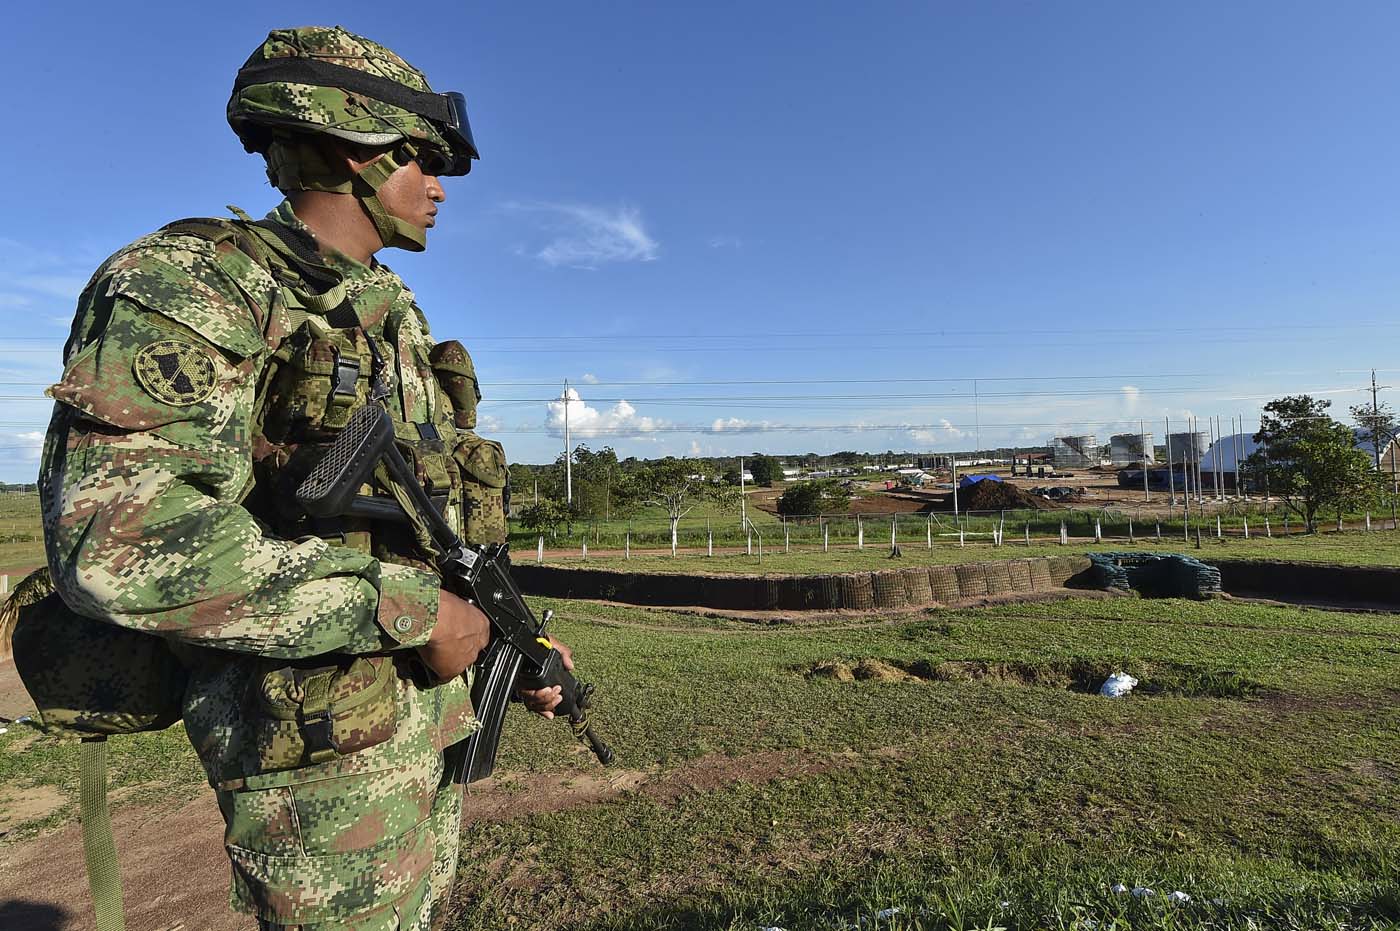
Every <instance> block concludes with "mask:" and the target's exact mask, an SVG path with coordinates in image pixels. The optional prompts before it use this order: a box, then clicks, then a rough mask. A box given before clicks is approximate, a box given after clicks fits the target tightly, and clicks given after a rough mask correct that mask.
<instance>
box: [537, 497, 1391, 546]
mask: <svg viewBox="0 0 1400 931" xmlns="http://www.w3.org/2000/svg"><path fill="white" fill-rule="evenodd" d="M1317 523H1318V529H1320V530H1333V529H1335V530H1342V529H1350V530H1395V529H1398V528H1400V519H1398V516H1397V513H1396V504H1395V502H1389V501H1388V502H1386V504H1385V506H1384V508H1383V510H1378V511H1375V512H1372V511H1362V512H1355V513H1350V514H1343V515H1340V516H1338V515H1332V516H1330V517H1329V518H1326V519H1324V518H1322V517H1319V518H1318V521H1317ZM1307 530H1308V528H1307V527H1306V525H1305V524H1304V523H1303V521H1302V520H1301V519H1300V518H1299V517H1298V515H1297V514H1296V513H1292V512H1290V511H1289V510H1288V509H1287V508H1285V507H1284V506H1283V505H1282V504H1281V503H1279V502H1272V503H1270V502H1264V501H1258V502H1249V501H1241V500H1236V501H1226V502H1222V503H1219V504H1218V506H1217V507H1215V508H1214V509H1212V510H1210V511H1208V512H1207V511H1206V510H1204V509H1202V508H1201V507H1200V505H1199V503H1197V502H1195V501H1193V502H1192V503H1191V505H1190V506H1189V507H1185V506H1178V507H1176V508H1174V509H1173V510H1171V511H1169V512H1166V513H1164V512H1163V510H1162V508H1160V507H1157V508H1152V507H1147V506H1144V507H1094V508H1089V507H1068V508H1056V509H1054V510H1039V509H1015V510H998V511H966V512H962V513H959V514H953V513H951V512H937V513H928V514H923V513H903V514H873V515H872V514H864V515H849V514H840V515H824V514H814V515H807V516H788V517H773V516H772V515H768V514H763V515H762V519H761V521H760V522H758V523H755V521H754V520H752V519H741V518H740V517H739V516H738V515H735V516H732V517H730V516H726V517H722V518H700V519H685V518H683V519H681V520H680V521H679V522H678V523H677V525H676V527H675V535H674V540H673V538H672V528H671V525H670V522H669V521H668V520H667V519H666V518H642V519H637V520H631V521H620V520H613V521H591V522H590V521H582V522H578V523H575V524H572V525H571V526H567V527H560V528H557V529H555V530H553V531H550V532H546V533H543V534H540V533H537V532H534V531H529V530H525V529H524V528H519V527H516V526H515V525H512V531H511V535H510V539H511V544H512V547H513V548H514V549H515V550H516V551H517V552H524V551H526V550H534V551H535V552H536V554H537V558H543V556H544V554H546V553H558V552H559V551H565V552H567V553H569V554H570V555H572V556H577V555H580V554H582V555H585V556H586V555H588V553H589V552H590V551H591V552H592V553H593V554H595V555H600V556H601V555H604V553H606V554H607V555H619V554H620V555H623V556H632V555H637V556H641V555H661V554H669V553H671V552H672V550H673V548H674V550H675V551H677V552H679V551H685V552H687V553H695V552H696V551H701V552H704V553H713V552H717V551H732V550H733V549H735V548H736V547H737V548H741V549H742V550H743V551H745V552H753V551H754V550H755V549H756V548H762V550H763V552H766V553H782V552H821V551H830V550H837V549H840V550H849V549H851V548H856V549H868V548H879V547H884V548H885V549H886V550H889V549H891V548H893V547H894V546H896V545H897V546H899V547H900V548H901V549H906V548H909V547H915V548H919V547H924V548H928V549H932V548H934V547H940V546H949V545H952V546H973V545H992V546H1016V545H1022V546H1028V545H1045V544H1062V545H1065V546H1071V545H1078V544H1089V543H1099V542H1122V543H1126V544H1136V543H1144V544H1146V543H1157V542H1161V543H1176V544H1178V545H1181V544H1188V543H1194V542H1195V541H1196V539H1197V538H1198V537H1199V538H1201V539H1260V538H1274V537H1285V536H1286V537H1294V538H1297V537H1301V536H1303V535H1305V534H1306V533H1307ZM673 543H674V547H673ZM517 558H520V557H517Z"/></svg>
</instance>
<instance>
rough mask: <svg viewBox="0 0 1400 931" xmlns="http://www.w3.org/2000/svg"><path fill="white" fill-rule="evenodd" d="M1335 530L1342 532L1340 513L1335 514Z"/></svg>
mask: <svg viewBox="0 0 1400 931" xmlns="http://www.w3.org/2000/svg"><path fill="white" fill-rule="evenodd" d="M1337 532H1338V533H1341V532H1342V515H1341V514H1340V513H1339V514H1338V515H1337Z"/></svg>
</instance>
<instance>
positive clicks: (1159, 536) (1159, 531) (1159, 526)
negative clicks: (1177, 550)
mask: <svg viewBox="0 0 1400 931" xmlns="http://www.w3.org/2000/svg"><path fill="white" fill-rule="evenodd" d="M1157 542H1158V543H1161V542H1162V522H1161V521H1160V520H1159V521H1157Z"/></svg>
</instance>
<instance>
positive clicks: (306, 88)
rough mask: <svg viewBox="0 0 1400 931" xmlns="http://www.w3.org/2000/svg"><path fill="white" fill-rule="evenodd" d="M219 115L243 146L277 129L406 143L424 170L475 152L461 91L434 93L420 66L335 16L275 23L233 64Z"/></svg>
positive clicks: (451, 165)
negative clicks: (333, 21) (428, 162)
mask: <svg viewBox="0 0 1400 931" xmlns="http://www.w3.org/2000/svg"><path fill="white" fill-rule="evenodd" d="M227 115H228V122H229V125H230V126H231V127H233V131H234V132H235V133H237V134H238V138H239V139H240V140H241V141H242V142H243V146H244V148H245V149H247V150H248V151H249V152H258V153H261V154H264V155H265V154H267V150H268V147H269V146H270V145H271V143H272V142H273V141H274V140H275V139H277V138H278V137H279V136H286V135H288V134H292V135H305V134H313V135H329V136H335V137H337V138H340V139H344V140H346V141H349V142H354V143H360V144H363V145H387V144H392V143H395V142H400V141H408V142H410V143H413V144H414V145H415V146H416V148H417V150H418V152H420V153H422V155H424V156H427V157H430V158H432V159H433V160H434V161H435V162H436V164H435V165H432V168H433V169H434V170H433V171H432V173H434V174H440V175H464V174H466V173H467V172H468V171H470V170H471V161H472V159H475V158H479V157H480V156H479V154H478V153H477V149H476V145H475V143H474V142H473V140H472V135H471V126H470V124H469V123H468V122H467V112H466V100H465V99H464V98H463V97H462V95H461V94H458V93H447V94H438V93H434V92H433V90H432V88H431V87H430V86H429V85H428V81H427V79H426V78H425V77H424V76H423V73H422V72H421V71H419V70H418V69H417V68H414V67H413V66H412V65H410V64H409V63H408V62H406V61H404V60H403V59H402V58H400V57H399V56H398V55H395V54H394V53H393V52H391V51H389V49H387V48H385V47H384V46H382V45H380V44H379V43H377V42H372V41H370V40H369V39H366V38H364V37H363V36H358V35H355V34H354V33H352V32H350V31H348V30H346V29H344V28H343V27H340V26H335V27H325V26H304V27H301V28H297V29H276V30H273V31H272V32H271V33H269V34H268V37H267V40H266V41H265V42H263V44H262V45H261V46H260V47H259V48H258V49H257V51H255V52H254V53H253V54H252V56H251V57H249V59H248V60H247V62H245V63H244V65H243V67H242V68H240V69H239V71H238V77H237V79H236V80H235V82H234V86H233V95H232V96H231V97H230V98H229V102H228V111H227Z"/></svg>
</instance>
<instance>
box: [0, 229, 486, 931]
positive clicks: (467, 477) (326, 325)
mask: <svg viewBox="0 0 1400 931" xmlns="http://www.w3.org/2000/svg"><path fill="white" fill-rule="evenodd" d="M162 232H168V233H173V234H178V235H187V236H195V237H199V238H201V239H206V240H208V241H210V242H213V243H215V244H218V243H222V242H229V241H231V242H232V243H233V244H234V245H235V246H236V247H237V249H238V250H239V251H240V252H243V253H245V254H246V255H248V256H249V257H251V258H252V259H253V261H255V262H256V263H257V264H258V265H260V266H261V267H262V268H264V269H265V270H267V271H268V272H269V273H270V274H271V275H272V277H273V279H274V280H275V281H276V283H277V285H278V288H279V292H280V298H281V300H282V301H283V303H284V308H285V312H286V313H287V315H288V322H289V324H290V325H289V327H288V329H289V331H290V332H289V333H288V335H287V336H286V337H285V338H283V339H282V340H281V341H280V343H279V344H278V345H277V346H276V347H275V348H274V349H273V352H272V357H271V359H270V360H269V361H268V363H267V365H266V366H265V368H264V370H263V373H262V376H261V380H260V382H259V384H258V389H257V393H256V397H255V417H254V421H253V436H252V450H253V463H254V468H253V475H254V481H253V483H252V486H251V487H250V488H249V489H248V490H247V494H246V495H245V497H244V499H243V501H242V504H243V506H244V507H245V508H246V509H247V510H248V511H249V512H250V513H251V514H253V516H255V517H257V518H258V519H259V520H261V521H262V522H263V523H264V524H266V525H267V527H268V528H269V532H270V533H271V534H272V535H274V536H278V537H282V538H284V539H295V538H298V537H303V536H306V535H316V536H320V537H323V538H326V539H328V540H330V541H331V542H333V543H335V544H337V545H342V546H348V547H352V548H355V549H359V550H361V551H365V552H369V553H371V554H372V555H373V556H375V557H376V558H380V559H384V560H387V561H390V562H395V563H401V564H406V565H415V566H418V567H419V568H427V569H431V568H432V567H431V564H430V562H429V561H428V560H427V559H426V558H425V557H426V554H427V553H431V552H432V543H431V538H430V537H429V535H428V533H427V529H426V527H424V526H423V525H422V522H421V520H419V519H418V518H417V517H416V516H415V515H414V512H413V510H412V509H411V508H409V509H407V510H406V512H403V513H402V517H401V518H399V519H397V520H386V521H379V520H373V521H370V520H366V519H363V518H350V517H345V518H334V519H331V520H320V521H316V520H311V519H309V518H308V517H306V516H305V515H302V514H300V513H298V512H296V511H294V510H292V509H291V508H290V507H289V506H288V505H289V503H290V502H292V501H293V500H294V497H293V495H292V494H291V491H292V489H294V488H295V487H296V485H297V484H298V483H299V482H300V480H301V478H302V477H304V476H305V474H306V472H307V471H308V470H309V469H310V468H311V467H312V466H313V465H314V464H315V463H316V462H317V461H319V459H320V457H321V455H322V453H323V452H324V449H325V448H326V446H327V445H328V444H329V443H330V441H331V440H333V438H334V437H335V436H336V434H337V432H338V431H339V430H340V429H341V428H342V427H343V426H344V425H345V424H346V422H347V421H348V420H349V418H350V415H351V414H353V413H354V412H355V411H356V410H357V409H359V408H360V407H362V406H364V405H365V404H369V403H380V400H381V399H382V400H384V401H386V402H387V403H386V406H387V407H388V408H389V410H390V413H391V415H392V416H393V419H394V425H395V436H396V438H397V440H398V445H399V446H400V448H401V451H402V452H403V453H404V455H405V458H407V459H408V461H409V462H410V463H411V464H412V466H413V468H414V471H415V472H416V474H417V477H418V479H419V482H420V483H421V484H422V485H423V487H424V489H425V490H426V491H427V492H428V494H429V496H430V497H431V498H432V499H433V501H434V504H435V505H436V506H437V507H438V508H439V510H440V512H441V513H442V514H443V516H444V517H445V518H446V519H447V522H448V523H449V524H450V525H452V526H453V528H454V529H456V530H457V531H458V533H459V535H460V536H461V537H462V538H463V539H464V540H466V541H467V542H469V543H492V542H503V541H504V540H505V536H506V519H505V515H506V509H507V507H508V506H509V489H508V481H507V480H508V472H507V469H506V460H505V453H504V451H503V450H502V448H501V446H500V444H499V443H496V442H493V441H491V440H487V439H485V438H483V437H481V436H479V435H477V434H476V432H475V430H474V428H475V426H476V407H477V403H478V402H479V401H480V399H481V393H480V390H479V387H478V383H477V378H476V371H475V368H474V367H473V365H472V360H471V356H470V355H469V354H468V353H467V351H466V349H465V348H463V347H462V345H461V343H459V342H457V341H455V340H452V341H448V342H444V343H438V344H436V345H435V346H433V347H432V348H431V349H426V350H425V349H424V348H423V347H421V346H417V345H412V346H397V345H394V344H392V343H391V341H390V340H389V339H387V338H385V337H386V336H387V334H386V333H385V332H384V331H383V330H381V333H380V335H379V336H378V337H376V336H374V335H372V334H371V333H370V332H369V330H370V329H372V328H367V327H364V326H362V325H361V322H360V320H359V319H358V316H357V314H356V311H355V309H354V307H353V305H352V303H351V302H350V301H348V300H347V299H346V297H345V291H344V286H343V284H342V282H341V281H340V276H339V275H338V274H337V273H335V272H334V271H333V270H331V269H330V268H328V267H327V266H326V265H325V264H324V263H323V262H322V261H321V260H320V258H319V256H318V255H317V253H316V251H315V243H314V241H313V240H312V239H311V238H310V237H309V236H307V235H305V234H304V233H300V232H298V231H296V230H292V229H289V228H288V227H285V226H282V225H281V224H278V223H275V222H273V221H270V220H264V221H253V220H252V218H250V217H248V216H247V215H246V214H241V213H240V215H239V219H238V220H225V219H191V220H181V221H177V222H175V223H172V224H169V225H167V226H166V227H164V228H163V230H162ZM412 312H413V313H415V314H418V318H419V320H420V321H421V319H422V315H421V312H420V311H418V309H417V307H416V306H414V307H412ZM401 354H409V355H411V356H412V357H411V358H407V359H402V360H400V359H399V356H400V355H401ZM396 362H402V363H403V364H404V365H409V366H412V367H413V369H414V370H416V371H417V372H419V373H422V379H421V380H422V383H423V390H425V391H433V392H436V396H435V397H433V398H432V399H430V401H429V403H427V404H425V405H424V407H425V408H426V410H428V411H429V412H431V416H428V417H426V418H423V419H421V420H418V421H415V420H411V419H408V418H406V417H404V416H403V414H404V409H403V405H401V404H398V403H396V402H398V401H401V400H402V398H401V396H400V395H395V394H394V393H393V392H392V391H390V392H389V396H388V397H387V398H383V397H382V396H383V395H384V394H385V388H386V386H387V385H388V381H389V379H390V378H391V377H392V375H391V371H392V366H393V365H394V364H395V363H396ZM401 370H402V369H401ZM360 493H361V495H363V496H366V497H371V498H376V499H381V502H382V503H383V504H384V505H386V506H388V507H389V512H390V513H394V512H393V510H392V506H393V504H394V502H396V501H398V500H402V499H403V494H404V493H403V492H402V490H401V489H399V488H397V487H396V485H395V484H394V483H393V481H392V480H391V479H390V477H389V476H388V475H387V474H376V476H375V479H374V480H373V481H372V482H370V483H369V484H367V485H366V486H364V487H362V488H361V490H360ZM7 629H8V630H9V631H11V632H12V645H13V651H14V657H15V665H16V668H17V670H18V671H19V673H20V675H21V678H22V679H23V681H24V684H25V687H26V689H27V690H28V691H29V693H30V697H31V698H33V699H34V702H35V704H36V706H37V709H38V715H39V719H40V723H41V727H42V729H43V730H44V731H45V732H47V733H49V734H54V735H58V736H63V737H69V738H77V739H81V740H82V741H83V746H82V752H81V755H80V775H81V801H82V814H81V818H82V823H83V835H84V849H85V852H86V855H87V866H88V876H89V884H90V886H91V888H92V893H93V900H94V906H95V911H96V913H97V924H98V928H99V931H116V929H120V928H122V927H124V925H123V920H122V914H121V912H122V909H121V886H120V878H119V874H118V871H117V863H116V851H115V846H114V844H113V841H112V837H111V828H110V823H109V820H108V812H107V804H106V772H105V746H106V745H105V740H106V738H107V737H108V736H110V735H112V734H128V733H136V732H139V731H147V730H162V729H164V728H166V727H169V726H170V725H172V724H174V723H176V722H177V721H179V720H180V717H181V709H182V703H183V699H184V693H185V687H186V682H187V678H188V677H187V674H186V672H185V669H184V666H183V664H182V663H181V662H180V660H179V658H178V657H177V655H176V651H173V650H172V649H171V647H170V646H168V645H167V643H166V641H165V640H163V639H161V638H159V637H156V636H152V635H150V634H145V633H141V632H138V631H134V630H130V629H128V628H124V627H120V626H117V625H113V624H108V623H104V622H101V621H98V620H94V619H91V618H87V617H84V616H82V615H79V614H77V613H75V612H73V611H72V610H71V609H69V608H68V607H67V605H66V604H64V602H63V601H62V599H61V598H59V596H58V594H57V593H56V592H54V591H53V590H52V586H51V584H50V583H49V579H48V571H47V570H46V569H45V570H40V571H39V572H37V573H34V574H33V575H31V576H30V577H29V578H28V579H26V580H25V581H24V582H22V583H20V585H19V586H17V588H16V591H15V594H14V596H12V598H11V599H10V600H9V601H8V602H7V603H5V604H4V605H3V606H0V636H3V635H4V634H5V633H6V631H7ZM392 669H393V666H392V665H391V664H389V663H387V662H379V663H378V664H373V663H370V662H369V661H367V660H365V659H363V658H360V659H354V660H353V662H351V661H349V660H347V661H346V662H343V663H339V664H338V665H335V666H326V667H321V668H316V669H312V668H308V669H305V670H302V669H297V668H293V667H288V668H286V669H277V670H269V671H268V672H267V674H265V675H263V676H262V678H261V680H260V682H259V684H258V691H259V692H260V693H261V692H268V693H269V694H268V695H260V697H261V698H263V699H265V701H264V704H266V705H267V706H268V709H269V713H268V715H267V716H266V717H267V718H268V722H269V724H270V730H269V733H268V735H267V741H266V743H267V744H268V746H267V747H264V748H262V749H263V750H265V751H267V753H268V754H270V757H274V758H278V759H276V760H274V759H271V758H270V759H269V760H268V761H266V762H270V763H275V764H276V765H278V766H280V767H286V768H293V767H296V766H298V765H306V764H307V763H316V762H321V761H322V760H325V759H327V758H328V755H329V756H334V755H336V754H343V753H350V752H354V751H355V750H357V749H360V748H362V747H363V746H367V745H369V744H367V743H365V740H369V742H370V743H373V742H377V740H379V739H385V737H384V734H386V733H387V734H392V731H393V721H392V714H393V711H392V709H393V700H392V697H391V695H390V693H386V692H385V687H386V683H385V681H384V680H385V676H386V675H388V674H390V673H391V671H392ZM284 679H285V680H286V681H285V682H284V681H283V680H284ZM292 680H295V681H292ZM284 685H285V686H287V688H285V689H283V691H289V692H290V693H291V694H293V695H295V696H296V698H297V701H296V702H291V703H290V704H289V703H288V702H286V701H283V702H280V703H279V701H277V700H276V699H277V698H278V695H280V694H281V693H280V692H278V691H277V689H278V687H280V686H284ZM273 693H276V694H273ZM308 696H311V697H312V698H314V700H316V701H318V702H320V703H321V704H323V705H324V706H325V707H324V708H322V709H321V711H322V712H325V716H326V718H327V720H328V721H329V729H328V731H327V734H329V736H330V746H326V745H313V742H312V740H311V737H310V735H309V734H308V733H307V729H306V727H305V726H304V723H305V717H306V712H307V711H308V710H309V704H310V701H311V700H312V698H308ZM283 697H284V698H285V696H283ZM372 699H373V700H372ZM282 705H286V706H287V707H286V709H282ZM293 706H295V707H293ZM385 707H387V708H388V714H389V715H390V718H391V719H390V720H388V721H387V722H384V721H378V720H377V719H375V720H369V719H373V718H375V715H376V714H378V712H377V711H375V709H381V710H382V709H383V708H385ZM279 709H280V710H279ZM338 709H339V710H338ZM342 718H343V719H344V721H343V722H342V723H343V724H344V725H345V729H346V732H347V733H350V734H353V735H355V738H356V739H350V740H344V741H336V740H335V739H334V736H335V733H334V732H335V728H336V724H337V721H338V720H340V719H342ZM282 719H284V720H282ZM279 720H280V723H279ZM367 721H368V723H367ZM371 725H372V726H371ZM376 735H379V736H378V737H377V738H376ZM274 751H275V752H274Z"/></svg>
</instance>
